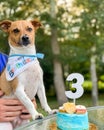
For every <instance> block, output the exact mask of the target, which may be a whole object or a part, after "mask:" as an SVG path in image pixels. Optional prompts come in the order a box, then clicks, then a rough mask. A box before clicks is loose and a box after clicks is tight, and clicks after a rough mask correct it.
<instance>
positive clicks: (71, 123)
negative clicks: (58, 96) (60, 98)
mask: <svg viewBox="0 0 104 130" xmlns="http://www.w3.org/2000/svg"><path fill="white" fill-rule="evenodd" d="M57 126H58V128H59V129H61V130H89V123H88V113H87V110H86V107H85V106H82V105H75V104H74V103H69V102H68V103H64V104H63V106H62V107H60V108H59V112H58V113H57Z"/></svg>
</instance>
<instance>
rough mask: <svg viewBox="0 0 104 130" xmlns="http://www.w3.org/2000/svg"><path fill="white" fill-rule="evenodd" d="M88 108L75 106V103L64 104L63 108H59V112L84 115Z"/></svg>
mask: <svg viewBox="0 0 104 130" xmlns="http://www.w3.org/2000/svg"><path fill="white" fill-rule="evenodd" d="M86 111H87V110H86V107H85V106H83V105H75V104H74V103H70V102H67V103H64V104H63V106H61V107H59V112H64V113H68V114H73V113H76V114H84V113H86Z"/></svg>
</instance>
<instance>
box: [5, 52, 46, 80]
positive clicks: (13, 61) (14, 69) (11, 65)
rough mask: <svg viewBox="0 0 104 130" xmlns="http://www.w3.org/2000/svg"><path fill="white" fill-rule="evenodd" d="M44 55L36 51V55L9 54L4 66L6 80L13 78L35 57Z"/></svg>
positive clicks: (35, 58)
mask: <svg viewBox="0 0 104 130" xmlns="http://www.w3.org/2000/svg"><path fill="white" fill-rule="evenodd" d="M43 57H44V55H43V54H41V53H37V54H36V55H20V54H15V55H10V56H9V59H8V63H7V66H6V78H7V80H8V81H11V80H13V79H14V78H15V77H16V76H18V75H19V74H20V73H21V72H23V71H24V70H26V69H27V68H28V67H29V65H30V64H31V63H32V62H33V61H34V60H36V61H37V58H41V59H43Z"/></svg>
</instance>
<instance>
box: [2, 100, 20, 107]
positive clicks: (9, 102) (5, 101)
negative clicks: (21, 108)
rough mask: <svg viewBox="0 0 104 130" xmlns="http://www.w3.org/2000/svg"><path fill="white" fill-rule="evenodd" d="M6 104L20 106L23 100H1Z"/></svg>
mask: <svg viewBox="0 0 104 130" xmlns="http://www.w3.org/2000/svg"><path fill="white" fill-rule="evenodd" d="M0 102H1V103H3V104H4V105H6V106H18V105H21V102H20V101H19V100H17V99H2V100H0Z"/></svg>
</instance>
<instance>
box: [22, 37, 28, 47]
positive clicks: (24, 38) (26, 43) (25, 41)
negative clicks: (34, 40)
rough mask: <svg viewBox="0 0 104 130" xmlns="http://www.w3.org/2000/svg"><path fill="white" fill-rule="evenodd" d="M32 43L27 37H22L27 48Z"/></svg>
mask: <svg viewBox="0 0 104 130" xmlns="http://www.w3.org/2000/svg"><path fill="white" fill-rule="evenodd" d="M29 43H30V41H29V37H28V36H27V35H24V36H22V44H23V45H24V46H27V45H28V44H29Z"/></svg>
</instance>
